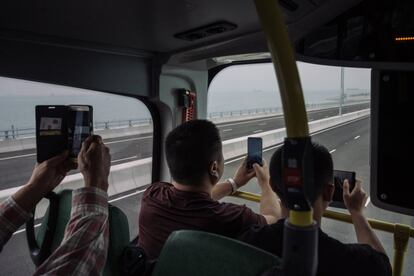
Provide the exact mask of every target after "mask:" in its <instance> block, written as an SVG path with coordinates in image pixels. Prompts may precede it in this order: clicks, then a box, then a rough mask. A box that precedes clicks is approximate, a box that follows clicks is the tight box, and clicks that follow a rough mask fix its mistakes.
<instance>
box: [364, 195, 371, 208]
mask: <svg viewBox="0 0 414 276" xmlns="http://www.w3.org/2000/svg"><path fill="white" fill-rule="evenodd" d="M370 202H371V197H370V196H369V197H368V199H367V202H365V207H367V206H368V205H369V203H370Z"/></svg>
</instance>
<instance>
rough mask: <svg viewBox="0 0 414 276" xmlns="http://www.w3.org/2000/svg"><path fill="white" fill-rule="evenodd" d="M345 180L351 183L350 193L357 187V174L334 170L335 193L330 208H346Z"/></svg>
mask: <svg viewBox="0 0 414 276" xmlns="http://www.w3.org/2000/svg"><path fill="white" fill-rule="evenodd" d="M345 179H348V181H349V191H350V192H351V191H352V190H353V189H354V187H355V172H351V171H340V170H334V185H335V192H334V195H333V198H332V202H331V204H330V206H332V207H337V208H346V207H345V204H344V200H343V185H344V181H345Z"/></svg>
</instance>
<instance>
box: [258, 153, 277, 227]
mask: <svg viewBox="0 0 414 276" xmlns="http://www.w3.org/2000/svg"><path fill="white" fill-rule="evenodd" d="M253 169H254V171H255V174H256V177H257V182H258V183H259V186H260V189H261V198H260V214H262V215H263V216H264V217H265V218H266V222H267V224H272V223H275V222H276V221H278V220H279V219H281V218H282V217H283V212H282V207H281V202H280V199H279V198H278V196H277V195H276V193H275V192H274V191H273V190H272V187H271V186H270V175H269V167H268V166H267V163H266V162H265V161H264V160H263V166H260V165H258V164H253Z"/></svg>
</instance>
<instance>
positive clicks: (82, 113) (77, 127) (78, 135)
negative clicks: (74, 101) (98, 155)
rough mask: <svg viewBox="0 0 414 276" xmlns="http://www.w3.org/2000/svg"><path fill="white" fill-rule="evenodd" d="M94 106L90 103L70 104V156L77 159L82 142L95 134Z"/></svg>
mask: <svg viewBox="0 0 414 276" xmlns="http://www.w3.org/2000/svg"><path fill="white" fill-rule="evenodd" d="M92 111H93V108H92V106H89V105H70V106H68V117H67V118H68V150H69V157H70V158H73V159H77V157H78V154H79V152H80V150H81V147H82V143H83V141H85V139H86V138H88V137H89V136H91V135H92V134H93V119H92V114H93V112H92Z"/></svg>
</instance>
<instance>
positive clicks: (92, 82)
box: [0, 0, 414, 97]
mask: <svg viewBox="0 0 414 276" xmlns="http://www.w3.org/2000/svg"><path fill="white" fill-rule="evenodd" d="M279 3H280V5H281V6H282V9H283V12H284V15H285V19H286V24H287V26H288V30H289V35H290V37H291V39H292V41H293V42H294V46H295V50H296V53H297V58H298V60H302V61H307V62H312V63H320V64H330V65H348V66H355V67H375V66H379V65H381V66H383V67H384V68H385V67H387V66H389V65H392V66H394V67H397V68H399V67H401V66H407V64H408V65H409V62H410V61H411V55H412V53H413V52H414V51H411V48H412V45H413V44H412V43H413V42H412V39H410V37H411V38H412V34H411V32H410V31H411V27H410V26H411V25H412V24H411V22H412V21H411V20H410V18H411V17H410V16H409V14H407V12H409V11H411V10H412V8H411V6H410V5H412V4H410V1H409V0H400V1H390V0H378V1H374V0H362V1H361V0H348V1H342V0H336V1H328V0H279ZM381 18H383V20H380V19H381ZM395 18H397V19H398V20H397V19H395ZM393 27H395V28H393ZM379 30H381V31H382V32H380V31H379ZM366 34H371V35H372V34H373V35H374V38H375V39H377V40H374V41H375V42H378V41H382V40H383V39H386V38H388V39H389V40H388V42H389V43H388V44H386V46H387V47H385V46H384V47H383V48H381V49H374V50H375V51H373V50H372V49H373V48H372V47H376V46H379V45H381V44H380V43H373V45H371V44H369V43H368V42H367V41H364V40H363V38H364V37H366ZM375 34H376V35H377V36H375ZM391 34H392V35H391ZM390 35H391V36H390ZM370 37H372V36H370ZM397 38H398V40H397ZM392 39H393V40H392ZM391 40H392V41H391ZM370 47H371V48H370ZM401 49H403V51H401ZM267 51H268V48H267V44H266V40H265V37H264V34H263V32H262V29H261V26H260V23H259V20H258V17H257V14H256V10H255V8H254V4H253V1H251V0H227V1H222V0H198V1H192V0H179V1H162V0H154V1H146V0H140V1H134V0H128V1H115V0H109V1H106V2H105V3H102V2H101V1H98V0H91V1H58V2H56V1H52V0H46V1H41V2H39V1H34V0H32V1H23V0H17V1H7V2H5V3H3V6H2V9H1V10H0V60H1V61H2V64H1V66H0V75H2V76H8V77H14V78H22V79H30V80H36V81H43V82H49V83H56V84H63V85H70V86H75V87H81V88H90V89H95V90H101V91H107V92H112V93H119V94H134V95H139V96H145V97H148V96H151V90H152V89H151V82H152V81H151V76H153V74H154V72H155V73H157V72H159V70H158V71H157V70H154V66H158V67H160V66H161V65H163V64H166V63H168V64H171V65H177V66H182V67H190V68H191V66H193V64H196V66H197V69H203V70H207V69H210V68H213V67H216V66H218V65H221V64H223V60H226V59H221V60H220V59H214V58H217V57H225V56H230V55H246V54H252V53H263V52H267ZM387 51H388V52H387ZM249 58H250V60H251V59H252V56H251V55H250V57H249ZM227 60H228V59H227ZM238 60H240V56H239V59H238ZM396 61H398V62H400V61H404V62H405V63H404V65H401V66H400V65H399V64H398V63H395V62H396ZM384 65H386V66H384ZM80 68H81V70H80ZM387 68H388V67H387ZM388 69H389V68H388Z"/></svg>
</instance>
